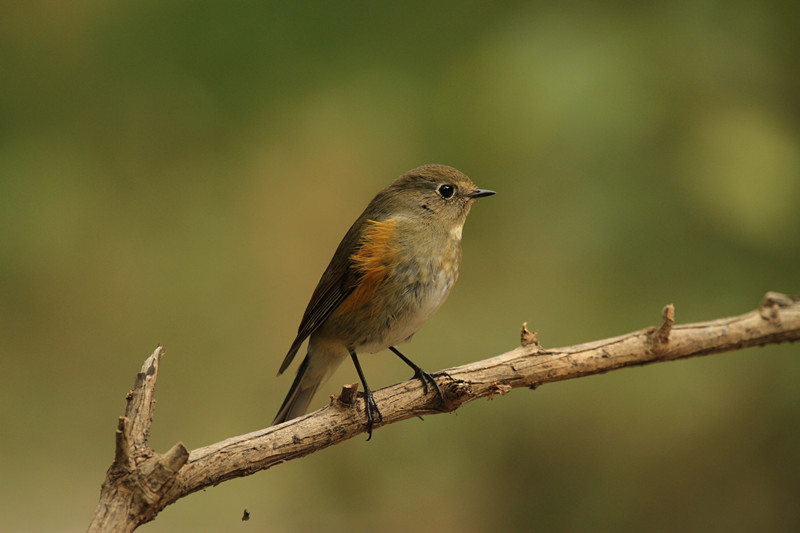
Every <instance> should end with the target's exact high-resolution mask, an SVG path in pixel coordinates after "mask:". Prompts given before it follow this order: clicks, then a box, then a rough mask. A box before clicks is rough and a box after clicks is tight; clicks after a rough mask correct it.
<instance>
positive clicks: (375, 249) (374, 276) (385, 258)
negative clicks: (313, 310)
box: [339, 219, 397, 311]
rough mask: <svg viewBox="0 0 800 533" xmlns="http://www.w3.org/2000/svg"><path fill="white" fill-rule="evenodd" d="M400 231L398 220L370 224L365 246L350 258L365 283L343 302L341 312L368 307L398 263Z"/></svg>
mask: <svg viewBox="0 0 800 533" xmlns="http://www.w3.org/2000/svg"><path fill="white" fill-rule="evenodd" d="M396 227H397V221H396V220H391V219H390V220H386V221H385V222H377V221H375V220H367V226H366V228H365V229H364V236H363V237H362V239H361V246H360V247H359V248H358V250H356V252H355V253H354V254H353V255H351V256H350V260H351V261H352V262H353V268H354V269H355V270H356V271H358V272H359V273H360V274H361V279H360V281H359V283H358V287H356V289H355V290H354V291H353V292H352V293H351V294H350V296H348V297H347V299H346V300H345V301H344V302H342V305H341V306H340V308H339V309H340V310H341V311H350V310H354V309H359V308H361V307H362V306H364V305H365V304H366V303H367V302H369V301H370V300H371V299H372V298H373V297H374V296H375V293H376V292H377V290H378V287H379V286H380V284H381V283H383V280H384V279H386V277H387V276H388V275H389V269H390V268H391V266H392V265H393V264H394V263H395V262H396V260H397V248H396V247H395V246H394V243H393V241H394V232H395V229H396Z"/></svg>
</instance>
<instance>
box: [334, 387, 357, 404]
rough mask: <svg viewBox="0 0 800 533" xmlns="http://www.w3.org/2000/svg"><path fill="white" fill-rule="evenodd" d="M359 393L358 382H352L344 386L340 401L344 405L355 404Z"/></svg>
mask: <svg viewBox="0 0 800 533" xmlns="http://www.w3.org/2000/svg"><path fill="white" fill-rule="evenodd" d="M357 393H358V382H356V383H351V384H350V385H345V386H343V387H342V392H341V393H340V394H339V403H341V404H342V405H347V406H350V405H353V402H355V401H356V394H357Z"/></svg>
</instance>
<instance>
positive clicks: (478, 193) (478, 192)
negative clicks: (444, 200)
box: [466, 189, 496, 198]
mask: <svg viewBox="0 0 800 533" xmlns="http://www.w3.org/2000/svg"><path fill="white" fill-rule="evenodd" d="M493 194H496V193H495V192H494V191H490V190H489V189H475V190H474V191H472V192H471V193H469V194H467V195H466V196H467V198H483V197H484V196H491V195H493Z"/></svg>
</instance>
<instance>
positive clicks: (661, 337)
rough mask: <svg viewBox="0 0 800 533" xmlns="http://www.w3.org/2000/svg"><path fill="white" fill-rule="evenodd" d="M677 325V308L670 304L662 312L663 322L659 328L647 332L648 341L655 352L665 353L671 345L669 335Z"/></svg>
mask: <svg viewBox="0 0 800 533" xmlns="http://www.w3.org/2000/svg"><path fill="white" fill-rule="evenodd" d="M674 324H675V306H674V305H672V304H668V305H666V306H664V310H663V311H662V312H661V322H659V323H658V326H656V327H651V328H650V329H648V330H647V340H648V342H649V344H650V347H651V348H650V349H651V350H653V351H654V352H660V351H663V350H664V349H665V348H666V347H667V345H668V344H669V334H670V333H672V326H673V325H674Z"/></svg>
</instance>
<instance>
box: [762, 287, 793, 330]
mask: <svg viewBox="0 0 800 533" xmlns="http://www.w3.org/2000/svg"><path fill="white" fill-rule="evenodd" d="M797 300H798V299H797V298H791V297H789V296H786V295H785V294H781V293H779V292H772V291H770V292H768V293H767V294H765V295H764V299H763V300H761V308H760V309H759V314H760V315H761V318H763V319H764V320H766V321H767V322H771V323H773V324H780V323H781V317H780V315H781V307H789V306H791V305H792V304H794V303H795V302H796V301H797Z"/></svg>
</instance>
